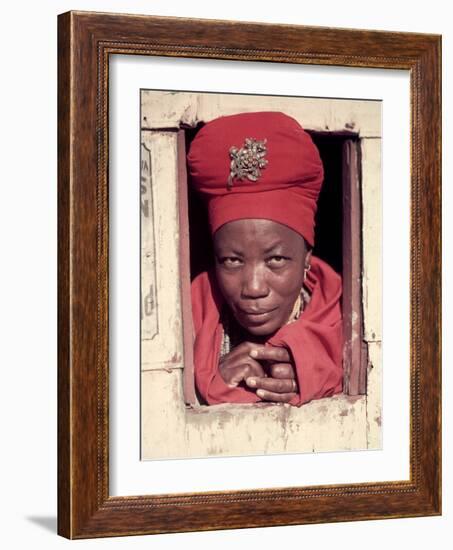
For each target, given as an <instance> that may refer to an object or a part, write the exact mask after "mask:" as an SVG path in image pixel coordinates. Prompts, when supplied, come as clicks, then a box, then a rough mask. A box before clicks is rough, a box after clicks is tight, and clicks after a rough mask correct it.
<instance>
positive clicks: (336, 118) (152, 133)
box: [141, 91, 382, 459]
mask: <svg viewBox="0 0 453 550" xmlns="http://www.w3.org/2000/svg"><path fill="white" fill-rule="evenodd" d="M256 110H284V111H285V112H286V113H288V114H289V115H291V116H293V117H294V118H296V119H297V120H299V122H300V123H301V124H302V125H303V126H304V127H305V128H307V129H312V130H322V131H326V130H328V131H342V130H349V131H351V130H353V131H354V132H357V133H358V134H359V137H360V139H361V149H362V197H363V205H362V208H363V212H362V217H363V227H362V230H363V313H364V331H365V340H366V341H367V342H368V352H369V368H368V390H367V395H366V396H361V397H348V396H344V395H340V396H336V397H333V398H327V399H321V400H318V401H314V402H312V403H308V404H307V405H304V406H303V407H300V408H296V407H292V406H290V405H280V404H259V405H217V406H210V407H198V408H196V409H192V408H188V407H186V406H185V405H184V398H183V393H182V384H183V370H182V369H183V368H184V353H183V345H182V326H181V302H180V278H179V255H178V247H179V224H178V212H177V210H176V204H177V193H178V185H177V184H178V182H177V134H176V131H175V130H177V129H179V128H180V125H181V124H184V125H189V126H194V125H196V124H197V123H198V122H200V121H208V120H210V119H212V118H216V117H218V116H220V115H225V114H232V113H236V112H240V111H256ZM142 116H143V118H142V143H143V146H142V293H143V299H144V301H143V302H142V396H141V397H142V458H143V459H151V458H166V457H174V458H176V457H196V456H219V455H222V456H228V455H243V454H248V455H253V454H266V453H293V452H315V451H330V450H352V449H376V448H379V447H380V445H381V401H382V399H381V194H380V190H381V185H380V147H381V139H380V138H381V106H380V103H378V102H370V101H357V100H354V101H349V100H347V101H346V100H327V99H314V98H310V99H301V98H280V97H262V96H259V97H252V96H239V95H226V94H196V93H175V92H153V91H145V92H142ZM143 158H146V159H148V162H147V163H146V164H147V165H148V166H147V167H146V166H145V165H144V163H143ZM146 168H147V170H148V172H146ZM144 201H147V202H146V204H145V203H144ZM145 214H147V215H145Z"/></svg>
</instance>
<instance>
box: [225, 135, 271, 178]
mask: <svg viewBox="0 0 453 550" xmlns="http://www.w3.org/2000/svg"><path fill="white" fill-rule="evenodd" d="M266 143H267V140H266V139H263V140H261V141H259V140H257V139H253V138H245V143H244V145H243V147H241V148H240V149H238V148H237V147H235V146H233V147H231V148H230V158H231V164H230V175H229V177H228V183H227V188H228V189H231V188H232V187H233V178H236V179H238V180H243V179H244V178H247V179H249V180H250V181H257V180H258V178H259V177H260V176H261V169H262V168H265V167H266V165H267V163H268V161H267V160H266V159H265V158H264V157H265V156H266V153H267V147H266Z"/></svg>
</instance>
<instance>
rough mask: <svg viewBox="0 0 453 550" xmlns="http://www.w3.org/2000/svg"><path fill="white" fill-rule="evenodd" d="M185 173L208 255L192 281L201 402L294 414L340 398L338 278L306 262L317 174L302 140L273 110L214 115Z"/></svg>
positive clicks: (312, 150)
mask: <svg viewBox="0 0 453 550" xmlns="http://www.w3.org/2000/svg"><path fill="white" fill-rule="evenodd" d="M188 166H189V173H190V176H191V182H192V184H193V186H194V187H195V189H196V190H197V191H198V192H199V193H200V194H201V195H202V197H203V198H204V200H205V201H206V204H207V209H208V215H209V222H210V228H211V232H212V236H213V244H214V252H215V269H214V270H213V271H212V272H204V273H201V274H200V275H199V276H198V277H196V278H195V280H194V281H193V283H192V309H193V321H194V331H195V340H194V362H195V381H196V386H197V389H198V391H199V393H200V394H201V396H202V397H203V398H204V399H205V400H206V402H207V403H209V404H216V403H253V402H257V401H270V402H279V403H290V404H292V405H302V404H303V403H306V402H308V401H311V400H312V399H318V398H321V397H326V396H331V395H334V394H335V393H338V392H340V391H341V389H342V378H343V372H342V323H341V308H340V297H341V280H340V277H339V276H338V275H337V274H336V273H335V272H334V271H333V270H332V269H331V268H330V267H329V266H328V265H327V264H326V263H324V262H323V261H322V260H320V259H317V258H315V257H314V256H312V252H311V249H312V247H313V244H314V242H313V241H314V216H315V212H316V201H317V197H318V195H319V191H320V188H321V184H322V180H323V168H322V163H321V160H320V157H319V153H318V151H317V149H316V147H315V145H314V144H313V142H312V140H311V138H310V136H309V135H308V134H307V133H306V132H305V131H304V130H303V129H302V127H301V126H300V125H299V123H298V122H297V121H296V120H294V119H293V118H291V117H289V116H287V115H285V114H283V113H279V112H258V113H241V114H238V115H232V116H225V117H220V118H218V119H215V120H213V121H211V122H209V123H207V124H206V125H205V126H204V127H203V128H202V129H201V130H200V131H199V132H198V134H197V136H196V137H195V139H194V140H193V142H192V144H191V147H190V151H189V154H188Z"/></svg>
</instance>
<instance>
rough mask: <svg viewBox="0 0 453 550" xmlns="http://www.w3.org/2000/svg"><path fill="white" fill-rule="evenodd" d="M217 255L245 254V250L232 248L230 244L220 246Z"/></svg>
mask: <svg viewBox="0 0 453 550" xmlns="http://www.w3.org/2000/svg"><path fill="white" fill-rule="evenodd" d="M216 253H217V256H233V255H234V256H241V257H242V256H244V253H243V252H239V250H235V249H234V248H230V247H229V246H224V247H219V248H218V249H217V251H216Z"/></svg>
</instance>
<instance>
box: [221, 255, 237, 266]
mask: <svg viewBox="0 0 453 550" xmlns="http://www.w3.org/2000/svg"><path fill="white" fill-rule="evenodd" d="M219 263H220V264H222V265H224V266H225V267H238V266H240V265H241V264H242V262H241V259H240V258H235V257H233V256H231V257H226V258H220V259H219Z"/></svg>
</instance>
